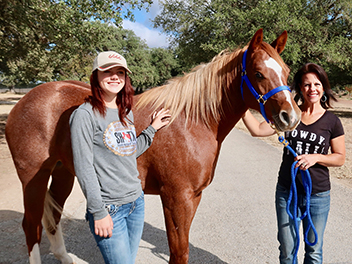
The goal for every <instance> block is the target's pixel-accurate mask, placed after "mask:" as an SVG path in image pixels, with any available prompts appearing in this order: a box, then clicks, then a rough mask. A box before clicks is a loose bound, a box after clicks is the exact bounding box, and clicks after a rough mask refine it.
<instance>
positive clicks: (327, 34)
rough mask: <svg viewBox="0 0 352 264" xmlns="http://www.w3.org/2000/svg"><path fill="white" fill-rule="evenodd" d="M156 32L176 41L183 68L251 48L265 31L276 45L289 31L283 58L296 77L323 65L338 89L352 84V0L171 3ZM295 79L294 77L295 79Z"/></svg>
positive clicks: (171, 0) (192, 0)
mask: <svg viewBox="0 0 352 264" xmlns="http://www.w3.org/2000/svg"><path fill="white" fill-rule="evenodd" d="M159 3H161V5H162V12H161V13H160V15H158V16H157V17H156V18H155V19H154V26H155V27H162V28H163V30H164V32H165V33H167V34H169V35H170V36H172V37H173V43H172V44H173V46H174V47H175V48H176V49H177V54H178V56H179V58H180V63H181V65H182V66H183V67H187V68H189V67H191V66H194V65H196V64H199V63H201V62H207V61H209V60H210V59H211V58H212V57H213V56H214V55H216V54H217V53H219V52H221V51H222V50H224V49H234V48H236V47H238V46H243V45H245V44H247V43H248V41H249V40H250V39H251V37H252V36H253V34H254V33H255V32H256V31H257V30H258V29H259V28H263V29H264V32H265V35H264V36H265V41H267V42H269V43H270V42H271V41H272V40H274V39H276V37H277V36H278V35H279V34H281V33H282V32H283V31H284V30H287V31H288V35H289V39H288V42H287V45H286V48H285V51H284V52H283V54H282V57H283V59H284V61H285V62H286V63H287V64H288V65H289V66H290V68H291V72H293V73H295V72H296V71H297V69H298V68H300V67H301V66H302V65H303V64H304V63H307V62H315V63H318V64H320V65H322V66H323V67H324V68H325V70H326V71H327V72H328V74H329V78H330V81H331V83H332V84H333V85H335V86H336V85H345V84H347V83H351V82H352V81H351V80H352V39H351V37H352V32H351V31H352V2H351V1H350V0H315V1H310V0H280V1H279V0H271V1H262V0H246V1H243V0H231V1H228V0H212V1H200V0H189V1H183V0H168V1H166V0H165V1H163V2H159ZM291 77H292V76H291Z"/></svg>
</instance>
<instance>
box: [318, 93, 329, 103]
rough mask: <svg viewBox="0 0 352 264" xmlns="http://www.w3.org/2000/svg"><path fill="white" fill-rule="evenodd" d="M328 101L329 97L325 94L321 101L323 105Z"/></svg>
mask: <svg viewBox="0 0 352 264" xmlns="http://www.w3.org/2000/svg"><path fill="white" fill-rule="evenodd" d="M327 100H328V97H327V96H326V94H325V93H324V94H323V96H322V97H321V98H320V101H321V102H322V103H325V102H326V101H327Z"/></svg>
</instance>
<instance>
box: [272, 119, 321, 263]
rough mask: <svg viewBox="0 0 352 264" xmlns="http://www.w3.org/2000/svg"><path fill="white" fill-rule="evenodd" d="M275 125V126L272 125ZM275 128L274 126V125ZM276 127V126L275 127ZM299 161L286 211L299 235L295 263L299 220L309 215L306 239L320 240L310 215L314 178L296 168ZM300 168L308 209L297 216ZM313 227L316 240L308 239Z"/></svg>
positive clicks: (281, 138) (284, 142)
mask: <svg viewBox="0 0 352 264" xmlns="http://www.w3.org/2000/svg"><path fill="white" fill-rule="evenodd" d="M272 127H273V126H272ZM273 128H274V127H273ZM274 129H275V128H274ZM275 131H276V133H277V134H278V136H279V138H278V139H279V141H280V142H281V143H282V144H283V145H284V146H285V147H286V148H287V149H288V150H289V151H290V152H291V153H292V154H293V156H294V157H297V153H296V152H295V151H294V150H293V149H292V148H291V147H290V145H289V143H288V141H287V140H286V139H285V138H284V137H283V136H280V134H279V132H278V131H277V130H276V129H275ZM297 162H298V161H294V162H293V164H292V166H291V181H292V183H291V188H290V193H289V197H288V200H287V206H286V211H287V213H288V215H289V217H290V218H291V219H292V220H293V222H294V225H295V231H296V235H297V242H296V248H295V252H294V259H293V263H294V264H296V263H297V253H298V249H299V244H300V237H299V224H298V223H299V221H301V220H303V218H305V217H307V219H308V226H307V230H306V232H305V233H304V241H305V242H306V243H307V244H308V245H309V246H314V245H315V244H316V243H317V241H318V234H317V231H316V229H315V227H314V224H313V221H312V217H311V215H310V197H311V194H312V180H311V177H310V173H309V171H308V170H301V169H299V168H295V166H296V164H297ZM298 170H300V172H301V176H302V184H303V188H304V190H305V193H306V211H305V212H304V213H303V214H302V215H301V217H297V211H298V208H297V207H298V205H297V203H298V201H297V200H298V195H297V186H296V176H297V172H298ZM292 200H293V207H292V212H291V211H290V207H291V202H292ZM310 229H312V230H313V232H314V242H312V243H311V242H309V240H308V232H309V230H310Z"/></svg>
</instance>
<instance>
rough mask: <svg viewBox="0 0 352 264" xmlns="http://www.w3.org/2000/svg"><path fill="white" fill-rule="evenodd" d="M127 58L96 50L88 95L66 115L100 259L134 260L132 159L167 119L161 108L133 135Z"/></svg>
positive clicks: (136, 207)
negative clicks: (68, 116)
mask: <svg viewBox="0 0 352 264" xmlns="http://www.w3.org/2000/svg"><path fill="white" fill-rule="evenodd" d="M127 72H128V73H131V71H130V70H129V69H128V67H127V63H126V60H125V58H124V57H123V56H121V55H120V54H118V53H116V52H114V51H106V52H101V53H99V55H98V56H97V57H96V58H95V60H94V63H93V70H92V75H91V78H90V82H91V90H92V95H91V96H89V97H88V98H86V100H85V101H86V102H85V103H84V104H82V105H81V106H79V107H78V108H77V109H76V110H75V111H74V112H73V113H72V115H71V118H70V128H71V139H72V140H71V141H72V151H73V161H74V167H75V173H76V176H77V179H78V181H79V183H80V186H81V188H82V191H83V193H84V195H85V197H86V199H87V215H86V218H87V220H88V221H89V225H90V229H91V232H92V233H93V235H94V238H95V240H96V242H97V244H98V246H99V249H100V251H101V253H102V255H103V258H104V261H105V263H116V264H117V263H120V264H133V263H134V261H135V258H136V255H137V251H138V246H139V242H140V240H141V237H142V231H143V226H144V194H143V191H142V187H141V182H140V180H139V178H138V175H139V173H138V170H137V161H136V158H137V157H138V156H139V155H141V154H142V153H143V152H144V151H146V150H147V149H148V148H149V146H150V145H151V143H152V141H153V138H154V135H155V133H156V131H157V130H158V129H160V128H162V127H163V126H165V125H167V124H168V122H169V121H168V119H169V117H170V115H169V114H168V111H166V110H163V109H162V110H160V111H159V112H156V113H154V114H153V117H152V123H151V125H150V126H149V127H147V128H146V129H145V130H144V131H142V133H141V134H140V135H139V136H138V137H137V136H136V131H135V126H134V123H133V114H132V111H131V107H132V101H133V93H134V91H133V89H132V86H131V82H130V78H129V76H128V74H127Z"/></svg>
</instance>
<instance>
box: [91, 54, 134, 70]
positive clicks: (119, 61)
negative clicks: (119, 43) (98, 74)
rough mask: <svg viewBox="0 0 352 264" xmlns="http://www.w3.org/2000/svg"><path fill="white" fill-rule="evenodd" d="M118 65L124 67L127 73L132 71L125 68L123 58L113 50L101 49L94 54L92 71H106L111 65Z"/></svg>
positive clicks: (125, 63) (125, 64)
mask: <svg viewBox="0 0 352 264" xmlns="http://www.w3.org/2000/svg"><path fill="white" fill-rule="evenodd" d="M116 66H120V67H123V68H125V69H126V70H127V71H128V72H129V73H132V72H131V71H130V69H129V68H127V62H126V60H125V58H124V57H123V56H122V55H120V54H118V53H117V52H115V51H103V52H100V53H99V54H98V56H96V58H95V60H94V62H93V70H92V72H93V71H95V70H97V69H98V70H99V71H106V70H109V69H111V68H113V67H116Z"/></svg>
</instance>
